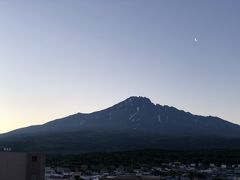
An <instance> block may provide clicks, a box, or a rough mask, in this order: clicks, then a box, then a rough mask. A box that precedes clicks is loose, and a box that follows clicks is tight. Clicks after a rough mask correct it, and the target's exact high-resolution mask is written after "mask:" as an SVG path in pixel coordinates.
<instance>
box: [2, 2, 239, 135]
mask: <svg viewBox="0 0 240 180" xmlns="http://www.w3.org/2000/svg"><path fill="white" fill-rule="evenodd" d="M239 19H240V1H238V0H211V1H209V0H198V1H197V0H165V1H163V0H101V1H99V0H85V1H84V0H41V1H38V0H31V1H30V0H29V1H27V0H26V1H24V0H23V1H17V0H12V1H11V0H2V1H0V89H1V91H0V99H1V101H0V122H1V127H0V132H6V131H9V130H12V129H15V128H18V127H23V126H28V125H32V124H41V123H44V122H47V121H49V120H52V119H55V118H60V117H64V116H66V115H70V114H73V113H76V112H92V111H96V110H100V109H103V108H106V107H108V106H111V105H113V104H115V103H117V102H119V101H122V100H124V99H126V98H127V97H129V96H132V95H136V96H147V97H149V98H150V99H151V100H152V101H153V102H154V103H160V104H168V105H171V106H175V107H177V108H179V109H183V110H186V111H190V112H192V113H194V114H201V115H214V116H219V117H221V118H224V119H226V120H229V121H231V122H234V123H238V124H240V114H239V107H240V93H239V92H240V71H239V68H240V59H239V58H240V44H239V42H240V23H239ZM195 37H197V39H198V42H195V41H194V38H195Z"/></svg>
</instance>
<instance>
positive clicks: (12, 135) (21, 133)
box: [0, 96, 240, 151]
mask: <svg viewBox="0 0 240 180" xmlns="http://www.w3.org/2000/svg"><path fill="white" fill-rule="evenodd" d="M46 135H48V136H49V137H48V136H46ZM55 135H57V136H58V138H57V137H55ZM60 137H61V138H60ZM55 138H57V140H55V141H54V142H52V140H53V139H55ZM238 138H240V126H239V125H237V124H234V123H231V122H228V121H226V120H223V119H221V118H218V117H213V116H199V115H193V114H192V113H190V112H185V111H183V110H178V109H177V108H175V107H171V106H167V105H164V106H162V105H160V104H154V103H152V102H151V100H150V99H148V98H146V97H136V96H131V97H129V98H127V99H126V100H124V101H121V102H120V103H117V104H115V105H113V106H111V107H109V108H106V109H103V110H100V111H97V112H92V113H76V114H73V115H70V116H67V117H64V118H60V119H56V120H53V121H49V122H47V123H45V124H43V125H35V126H30V127H25V128H21V129H16V130H14V131H10V132H8V133H5V134H1V135H0V146H5V145H9V146H11V147H12V146H13V144H15V145H14V146H15V147H16V148H15V149H19V150H21V149H22V148H23V144H25V143H26V140H27V141H29V142H32V143H35V142H34V141H35V140H37V139H44V141H43V142H42V143H40V144H37V147H38V148H36V149H37V150H38V149H44V150H47V151H48V149H49V146H52V145H53V144H50V142H51V143H55V144H56V146H58V147H59V150H60V149H61V148H63V149H65V148H66V146H65V145H66V144H68V146H72V145H73V144H79V146H82V145H83V144H85V145H86V144H88V145H87V146H89V147H92V146H93V147H95V148H96V150H97V149H99V150H111V149H115V150H117V148H119V149H124V150H128V148H130V147H132V148H133V149H134V148H145V147H149V148H155V147H161V148H167V147H174V145H173V144H171V143H170V142H174V143H175V144H176V145H177V144H179V145H178V146H177V147H184V146H185V147H188V146H190V147H191V145H186V144H185V143H184V139H185V140H186V139H188V141H189V143H192V144H193V145H194V147H200V144H202V145H201V146H206V147H214V146H215V145H216V147H221V146H222V145H221V140H223V141H225V140H226V139H228V140H229V139H234V140H233V142H234V143H232V144H231V147H235V146H236V145H237V147H238V145H239V147H240V144H238V143H237V144H236V142H237V141H236V142H235V140H236V139H238ZM129 139H131V144H130V142H128V141H129ZM209 139H214V140H212V141H213V142H211V143H209V142H208V141H209ZM68 140H69V142H68ZM143 141H144V142H143ZM205 141H206V143H207V144H204V143H203V142H205ZM214 141H215V143H214ZM1 142H2V143H1ZM89 142H91V143H90V144H91V145H90V144H89ZM216 142H217V143H216ZM64 144H65V145H64ZM113 144H115V145H114V147H115V146H116V147H117V148H116V147H115V148H113V147H111V145H113ZM184 144H185V145H184ZM226 144H227V143H226V142H225V146H226V147H228V146H227V145H226ZM225 146H224V147H225ZM60 147H61V148H60ZM99 147H105V148H103V149H101V148H99ZM226 147H225V148H226ZM229 147H230V145H229ZM30 149H31V148H30ZM55 151H57V150H56V149H55ZM76 151H79V149H77V150H76ZM86 151H89V149H88V150H86Z"/></svg>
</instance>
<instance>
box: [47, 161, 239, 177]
mask: <svg viewBox="0 0 240 180" xmlns="http://www.w3.org/2000/svg"><path fill="white" fill-rule="evenodd" d="M45 179H46V180H79V179H81V180H107V179H116V180H117V179H126V180H127V179H129V180H131V179H133V180H135V179H143V180H144V179H146V180H148V179H149V180H150V179H152V180H154V179H163V180H174V179H181V180H190V179H209V180H210V179H231V180H240V164H219V165H216V164H214V163H210V164H202V163H190V164H185V163H181V162H170V163H161V164H159V166H156V167H147V166H142V167H139V168H134V169H131V167H124V166H120V167H117V168H114V169H102V170H100V171H92V170H89V169H88V168H87V167H86V165H82V167H81V169H75V170H73V169H70V168H66V167H64V168H63V167H46V168H45Z"/></svg>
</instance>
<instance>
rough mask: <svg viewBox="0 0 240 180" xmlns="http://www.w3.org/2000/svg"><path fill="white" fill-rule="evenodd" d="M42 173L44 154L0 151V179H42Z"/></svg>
mask: <svg viewBox="0 0 240 180" xmlns="http://www.w3.org/2000/svg"><path fill="white" fill-rule="evenodd" d="M44 174H45V155H44V154H42V153H23V152H0V179H4V180H44Z"/></svg>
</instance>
